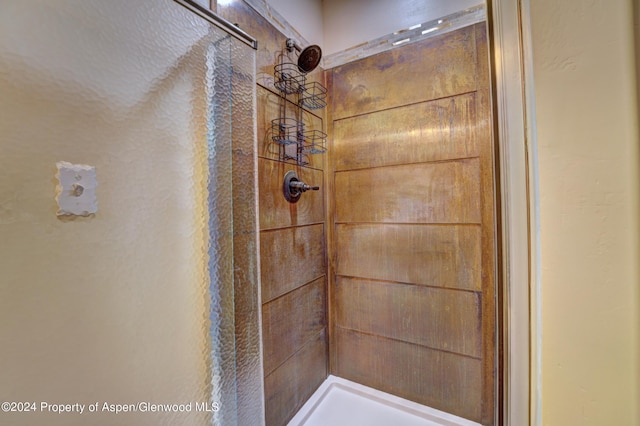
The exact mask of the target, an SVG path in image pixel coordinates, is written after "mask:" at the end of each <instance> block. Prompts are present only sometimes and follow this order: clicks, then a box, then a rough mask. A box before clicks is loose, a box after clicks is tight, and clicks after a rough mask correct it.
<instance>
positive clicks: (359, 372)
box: [335, 327, 482, 421]
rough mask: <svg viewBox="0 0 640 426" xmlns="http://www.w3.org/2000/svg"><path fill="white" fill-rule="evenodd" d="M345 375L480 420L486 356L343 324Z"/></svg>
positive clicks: (341, 371) (340, 340)
mask: <svg viewBox="0 0 640 426" xmlns="http://www.w3.org/2000/svg"><path fill="white" fill-rule="evenodd" d="M336 340H337V346H338V348H337V351H338V362H337V365H336V371H335V373H337V374H338V375H339V376H340V377H344V378H346V379H349V380H353V381H355V382H358V383H362V384H364V385H367V386H371V387H373V388H376V389H380V390H382V391H384V392H389V393H392V394H394V395H398V396H400V397H403V398H407V399H409V400H412V401H415V402H418V403H420V404H425V405H428V406H430V407H432V408H436V409H438V410H443V411H446V412H448V413H452V414H455V415H458V416H461V417H464V418H467V419H470V420H474V421H479V420H480V411H481V396H482V394H481V391H482V374H481V373H482V363H481V361H480V360H477V359H474V358H468V357H465V356H461V355H456V354H452V353H448V352H442V351H438V350H433V349H429V348H426V347H424V346H420V345H414V344H409V343H404V342H399V341H394V340H390V339H386V338H381V337H376V336H371V335H366V334H362V333H358V332H354V331H350V330H344V329H342V328H340V327H338V328H337V336H336Z"/></svg>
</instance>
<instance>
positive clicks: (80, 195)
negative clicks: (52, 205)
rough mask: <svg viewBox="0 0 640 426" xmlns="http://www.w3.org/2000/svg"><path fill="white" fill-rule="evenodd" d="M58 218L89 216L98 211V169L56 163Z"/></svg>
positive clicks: (60, 162)
mask: <svg viewBox="0 0 640 426" xmlns="http://www.w3.org/2000/svg"><path fill="white" fill-rule="evenodd" d="M56 166H57V168H58V173H57V174H56V177H57V178H58V185H57V186H56V201H57V202H58V213H57V214H58V216H89V215H91V214H95V213H96V212H97V211H98V199H97V198H96V187H97V186H98V182H97V180H96V168H95V167H93V166H87V165H86V164H71V163H68V162H66V161H58V162H57V163H56Z"/></svg>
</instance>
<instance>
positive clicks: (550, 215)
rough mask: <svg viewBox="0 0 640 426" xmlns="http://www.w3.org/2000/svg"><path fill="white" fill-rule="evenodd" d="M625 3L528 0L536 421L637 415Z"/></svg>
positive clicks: (637, 280) (630, 421)
mask: <svg viewBox="0 0 640 426" xmlns="http://www.w3.org/2000/svg"><path fill="white" fill-rule="evenodd" d="M631 6H632V2H631V1H630V0H597V1H589V2H585V1H582V0H564V1H557V0H536V1H531V9H532V10H531V15H532V16H531V18H532V32H533V48H534V52H533V54H534V56H533V61H534V67H535V69H534V74H535V75H534V79H535V96H536V106H537V132H538V143H539V167H540V214H541V239H542V363H543V365H542V367H543V388H542V391H543V401H542V404H543V421H542V424H543V425H544V426H566V425H580V426H590V425H592V426H602V425H626V426H632V425H638V424H640V416H639V413H638V401H639V400H640V395H639V394H638V384H639V383H640V381H639V379H638V366H639V362H640V354H638V339H639V336H640V324H639V323H640V316H639V312H640V300H639V296H640V293H639V286H640V274H639V272H638V264H639V263H640V253H639V250H638V247H639V241H640V238H639V232H640V227H639V222H640V210H639V208H638V198H639V194H640V176H639V171H640V167H639V163H640V154H639V150H638V109H637V104H636V102H637V99H636V75H635V71H634V53H635V52H634V44H633V22H632V9H631Z"/></svg>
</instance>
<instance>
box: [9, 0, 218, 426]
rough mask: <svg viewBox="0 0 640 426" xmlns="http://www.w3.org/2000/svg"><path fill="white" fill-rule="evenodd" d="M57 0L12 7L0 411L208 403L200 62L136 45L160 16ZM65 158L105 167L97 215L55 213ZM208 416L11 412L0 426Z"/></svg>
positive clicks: (178, 48)
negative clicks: (22, 406) (2, 405)
mask: <svg viewBox="0 0 640 426" xmlns="http://www.w3.org/2000/svg"><path fill="white" fill-rule="evenodd" d="M46 3H47V2H35V1H34V2H28V3H24V2H8V3H3V4H2V5H1V6H0V40H1V41H0V69H2V71H3V72H2V73H0V93H2V95H1V97H0V366H1V368H0V401H30V402H36V403H37V404H39V403H40V402H49V403H81V404H90V403H95V402H100V404H101V405H100V407H102V403H103V402H108V403H113V404H116V403H120V404H134V403H137V402H145V401H148V402H152V403H188V402H191V401H206V400H207V399H208V398H207V390H209V391H210V388H209V385H208V382H209V380H210V378H209V377H208V374H207V371H208V365H207V359H208V356H207V355H208V338H207V333H208V327H207V324H206V320H207V318H208V312H207V309H208V304H207V303H208V300H207V299H206V295H207V287H206V280H205V278H204V275H203V273H204V271H205V268H204V262H205V261H206V259H205V257H204V253H203V251H202V250H203V248H204V247H203V238H204V235H203V232H204V228H203V225H204V224H203V219H202V218H203V217H204V212H203V211H202V209H201V208H199V206H200V205H202V204H201V203H202V202H204V200H200V199H198V196H199V194H203V193H204V188H201V187H199V186H198V185H196V183H199V184H200V185H204V184H205V183H204V182H203V181H202V177H201V175H198V173H197V172H194V168H196V170H200V171H202V170H203V168H202V166H203V163H204V162H205V158H206V153H204V152H200V151H201V150H200V149H198V148H197V147H198V146H201V147H204V146H205V144H204V143H200V144H198V143H197V142H198V140H196V136H195V135H196V134H198V133H200V134H204V132H205V129H201V132H196V129H194V128H193V127H192V126H190V123H191V121H192V120H193V119H194V115H193V111H194V108H197V107H200V108H201V109H200V110H199V111H200V112H203V111H204V109H203V108H202V106H203V105H204V103H205V100H204V99H203V98H204V97H203V96H200V97H198V98H195V99H194V98H193V96H192V93H195V91H196V90H199V91H200V92H201V93H202V94H203V95H204V91H203V90H202V82H201V81H200V82H199V81H198V79H197V77H198V73H199V72H200V71H198V69H200V70H201V69H203V66H202V60H200V61H199V63H198V58H199V57H201V56H202V55H200V56H198V55H197V54H187V55H185V56H182V55H184V54H185V50H187V49H188V48H189V44H188V43H187V42H185V44H181V42H184V41H185V40H178V38H175V39H174V42H173V44H172V45H171V50H169V49H167V47H168V45H167V44H166V41H165V42H162V43H165V44H164V46H165V47H158V50H153V47H152V48H151V50H152V51H153V53H150V52H149V51H145V50H144V49H139V47H140V44H141V43H143V41H142V40H143V38H144V34H143V30H140V33H136V32H135V31H137V30H135V28H138V27H140V28H142V26H139V25H138V23H139V22H146V23H148V25H150V26H152V25H153V24H151V22H154V21H157V22H158V25H159V26H162V25H166V24H162V23H161V22H162V15H163V13H166V11H165V10H164V9H163V8H162V7H158V8H156V9H154V10H153V11H147V10H145V7H144V6H143V5H142V3H137V5H130V6H131V7H128V6H127V5H126V3H125V2H122V1H120V2H118V3H117V4H116V3H115V2H109V3H104V2H102V4H103V5H104V9H102V10H101V9H100V7H98V8H95V7H93V6H90V5H89V4H88V3H86V6H82V7H81V6H79V5H78V4H75V5H74V4H72V3H71V2H56V6H55V7H54V6H49V5H47V4H46ZM96 3H100V2H94V3H93V4H94V5H95V4H96ZM172 6H175V5H172ZM175 7H176V8H177V10H179V12H180V13H186V14H188V13H189V12H187V11H186V10H184V9H183V8H180V7H179V6H175ZM116 11H120V12H125V13H121V14H120V15H118V16H115V17H114V16H113V15H114V13H115V12H116ZM94 14H99V18H98V17H96V16H95V15H94ZM157 14H159V15H160V16H157ZM154 15H155V16H154ZM149 16H152V17H153V18H154V19H151V18H149ZM114 19H115V21H114ZM139 20H142V21H139ZM113 22H120V25H119V26H115V27H112V25H114V24H113ZM124 23H129V25H124ZM121 25H124V26H125V27H126V28H128V29H131V30H132V31H134V32H133V33H129V32H127V31H126V30H123V29H122V26H121ZM154 31H155V32H154ZM164 31H166V30H163V29H162V28H151V36H158V35H159V34H163V32H164ZM193 31H195V32H197V31H200V33H201V35H202V34H206V31H207V26H206V25H204V24H203V25H202V26H201V28H200V29H199V30H197V29H194V30H193ZM193 36H194V34H191V35H189V37H192V39H193ZM185 37H187V36H185ZM187 38H188V37H187ZM147 43H150V44H151V45H152V44H153V43H152V41H151V40H147ZM147 46H149V44H147ZM158 46H161V44H159V45H158ZM163 55H166V56H163ZM191 56H192V58H191ZM198 65H199V68H198ZM194 69H195V71H194ZM202 122H204V120H202ZM202 149H204V148H202ZM60 160H65V161H69V162H74V163H87V164H90V165H94V166H96V168H97V179H98V183H99V186H98V188H97V196H98V213H97V214H96V216H95V217H90V218H79V219H77V220H61V219H58V218H57V217H56V205H55V201H54V188H55V180H54V175H55V172H56V168H55V164H56V161H60ZM199 202H200V203H199ZM39 408H40V406H39V405H38V410H39ZM207 417H208V416H207V415H206V413H195V412H192V413H190V414H182V415H180V414H178V415H176V414H152V413H146V414H143V413H136V414H119V415H116V414H111V413H98V414H86V413H85V414H82V415H78V414H70V415H58V414H48V413H38V412H36V413H32V414H25V413H23V414H20V413H11V414H6V413H0V424H11V425H45V424H46V425H86V424H123V425H124V424H131V425H146V424H148V425H157V424H160V423H161V422H162V421H167V420H169V419H174V420H175V423H173V424H182V423H183V422H186V423H185V424H205V423H206V419H207Z"/></svg>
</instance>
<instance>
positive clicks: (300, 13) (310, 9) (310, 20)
mask: <svg viewBox="0 0 640 426" xmlns="http://www.w3.org/2000/svg"><path fill="white" fill-rule="evenodd" d="M253 1H257V0H253ZM267 3H268V4H269V6H271V7H272V8H273V9H275V10H276V11H277V12H278V13H279V14H280V15H282V17H283V18H284V19H286V20H287V21H288V22H289V23H290V24H291V25H292V26H293V28H295V29H296V30H298V32H299V33H300V35H301V36H302V37H304V38H305V39H306V40H307V41H308V42H309V43H310V44H317V45H319V46H320V47H322V45H323V29H322V0H268V1H267ZM302 47H305V46H302Z"/></svg>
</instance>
